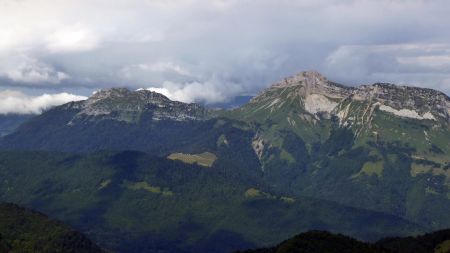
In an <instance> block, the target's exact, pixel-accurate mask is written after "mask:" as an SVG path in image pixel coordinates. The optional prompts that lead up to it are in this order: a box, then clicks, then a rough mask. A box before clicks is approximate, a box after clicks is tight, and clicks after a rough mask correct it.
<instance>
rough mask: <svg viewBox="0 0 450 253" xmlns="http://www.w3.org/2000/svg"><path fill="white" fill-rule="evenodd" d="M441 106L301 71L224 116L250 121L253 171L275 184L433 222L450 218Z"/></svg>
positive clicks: (403, 90)
mask: <svg viewBox="0 0 450 253" xmlns="http://www.w3.org/2000/svg"><path fill="white" fill-rule="evenodd" d="M449 112H450V99H449V98H448V97H447V96H446V95H445V94H443V93H441V92H438V91H434V90H430V89H422V88H413V87H405V86H395V85H391V84H374V85H369V86H360V87H356V88H354V87H345V86H342V85H339V84H335V83H333V82H330V81H328V80H327V79H326V78H325V77H323V76H321V75H320V74H318V73H316V72H304V73H301V74H299V75H296V76H294V77H291V78H287V79H285V80H283V81H281V82H279V83H277V84H274V85H273V86H271V87H270V88H268V89H267V90H265V91H263V92H262V93H261V94H260V95H259V96H257V97H255V98H254V99H252V101H250V103H248V104H247V105H245V106H243V107H241V108H239V109H236V110H234V111H231V112H226V114H227V116H228V117H230V118H233V119H236V120H241V121H245V122H248V123H249V124H251V125H252V126H253V127H252V129H253V131H254V132H255V136H254V138H253V142H252V146H253V148H254V151H255V153H256V154H257V155H258V158H259V160H260V163H261V169H262V170H263V171H264V176H265V177H266V178H267V179H268V181H271V182H275V183H274V184H276V185H277V186H278V187H280V188H284V189H287V188H288V189H290V190H292V191H293V192H294V193H296V194H300V195H308V196H313V197H319V198H324V199H329V200H334V201H338V202H340V203H345V204H348V205H352V206H357V207H360V208H368V209H372V210H379V211H383V212H388V213H393V214H396V215H400V216H403V217H407V218H408V219H412V220H414V221H417V222H420V223H422V224H426V225H429V226H433V227H435V228H437V229H439V228H446V227H449V226H450V219H448V217H447V216H448V215H447V213H448V212H450V169H449V168H450V117H449ZM348 196H352V197H351V198H348ZM436 205H439V206H440V208H439V209H435V208H433V207H434V206H436Z"/></svg>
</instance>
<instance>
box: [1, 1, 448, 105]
mask: <svg viewBox="0 0 450 253" xmlns="http://www.w3.org/2000/svg"><path fill="white" fill-rule="evenodd" d="M448 13H450V4H448V1H447V0H433V1H426V0H358V1H355V0H322V1H321V0H260V1H250V0H239V1H237V0H172V1H167V0H151V1H150V0H118V1H115V2H114V4H111V2H110V1H107V0H65V1H52V0H39V1H35V0H21V1H15V0H3V1H1V0H0V90H5V89H10V90H11V89H14V87H21V89H22V90H26V89H27V88H30V87H32V89H43V90H44V89H45V90H46V92H48V91H49V90H51V89H54V91H55V92H60V91H61V90H63V89H65V91H68V92H69V93H78V91H77V89H79V88H80V87H83V89H84V90H86V89H87V90H89V92H86V94H88V93H90V92H92V91H94V90H97V89H100V88H105V87H112V86H116V87H118V86H121V87H123V86H125V87H129V88H131V89H137V88H139V87H153V88H154V89H159V90H160V91H162V92H165V93H166V94H168V95H169V96H171V97H172V98H174V99H177V100H181V101H186V102H192V101H202V102H207V103H208V102H209V103H214V102H221V101H224V100H227V99H229V98H230V97H233V96H235V95H240V94H254V93H257V92H258V91H259V90H260V89H261V88H263V87H265V86H267V85H269V84H270V83H272V82H274V81H276V80H278V79H280V78H283V77H285V76H288V75H291V74H294V73H296V72H298V71H301V70H317V71H320V72H322V73H323V74H325V75H326V76H328V77H329V78H330V79H332V80H334V81H337V82H343V83H348V84H352V85H356V84H362V83H372V82H379V81H380V82H393V83H401V84H411V85H420V86H424V87H429V88H435V89H439V90H441V91H444V92H446V93H447V94H449V93H450V33H448V32H447V30H448V27H449V26H450V19H449V18H448ZM61 87H64V88H61ZM30 89H31V88H30Z"/></svg>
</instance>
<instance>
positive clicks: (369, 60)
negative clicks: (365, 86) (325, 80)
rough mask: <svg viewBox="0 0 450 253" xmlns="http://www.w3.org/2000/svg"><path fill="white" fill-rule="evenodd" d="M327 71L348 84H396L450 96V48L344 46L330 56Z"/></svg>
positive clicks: (438, 46) (428, 45)
mask: <svg viewBox="0 0 450 253" xmlns="http://www.w3.org/2000/svg"><path fill="white" fill-rule="evenodd" d="M326 68H327V70H328V71H329V72H331V73H334V76H335V77H336V78H337V79H340V80H346V81H349V82H351V80H352V79H353V80H359V82H364V83H367V82H397V83H400V84H408V85H419V86H423V87H428V88H435V89H439V90H442V91H444V92H450V85H449V84H448V80H449V79H450V44H433V43H430V44H425V43H415V44H412V43H408V44H388V45H348V46H341V47H339V48H338V49H337V50H335V51H334V52H332V53H331V54H330V55H329V56H328V58H327V60H326Z"/></svg>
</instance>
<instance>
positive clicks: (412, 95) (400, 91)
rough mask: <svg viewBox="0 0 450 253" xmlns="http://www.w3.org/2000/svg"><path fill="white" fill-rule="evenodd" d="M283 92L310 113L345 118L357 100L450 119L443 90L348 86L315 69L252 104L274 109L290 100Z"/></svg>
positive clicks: (403, 114)
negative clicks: (349, 108)
mask: <svg viewBox="0 0 450 253" xmlns="http://www.w3.org/2000/svg"><path fill="white" fill-rule="evenodd" d="M283 95H285V96H286V98H288V99H289V100H292V99H297V104H298V105H299V106H301V107H303V109H304V110H305V111H307V112H308V113H310V114H313V115H315V114H318V113H330V114H334V115H337V116H339V117H340V118H341V120H342V119H343V117H344V116H345V115H346V114H347V113H348V112H347V111H346V110H347V107H348V106H350V104H351V102H352V101H355V102H365V103H367V104H368V108H367V112H373V111H374V110H375V109H379V110H382V111H385V112H389V113H392V114H393V115H396V116H400V117H407V118H414V119H419V120H424V119H426V120H434V121H438V119H442V120H444V121H446V122H450V99H449V97H448V96H446V95H445V94H444V93H442V92H439V91H436V90H432V89H424V88H417V87H408V86H396V85H394V84H384V83H376V84H373V85H362V86H359V87H347V86H344V85H341V84H337V83H334V82H331V81H328V79H327V78H326V77H324V76H323V75H321V74H320V73H318V72H315V71H307V72H301V73H299V74H297V75H295V76H292V77H289V78H285V79H283V80H281V81H280V82H278V83H275V84H274V85H272V86H271V87H270V88H268V89H266V90H264V91H263V92H262V93H261V94H260V95H259V96H257V97H255V98H254V99H253V100H252V101H251V103H250V104H260V103H263V105H261V106H262V107H260V108H258V109H263V108H266V109H271V111H273V108H280V107H282V106H283V104H285V103H286V102H287V101H286V99H283ZM343 104H345V105H346V107H343V106H342V105H343Z"/></svg>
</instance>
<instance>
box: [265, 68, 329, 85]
mask: <svg viewBox="0 0 450 253" xmlns="http://www.w3.org/2000/svg"><path fill="white" fill-rule="evenodd" d="M326 84H328V79H327V78H326V77H325V76H324V75H322V74H320V73H319V72H317V71H303V72H300V73H298V74H296V75H294V76H291V77H288V78H284V79H283V80H281V81H280V82H278V83H275V84H274V85H272V87H273V88H285V87H291V86H296V85H305V86H317V85H326Z"/></svg>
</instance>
